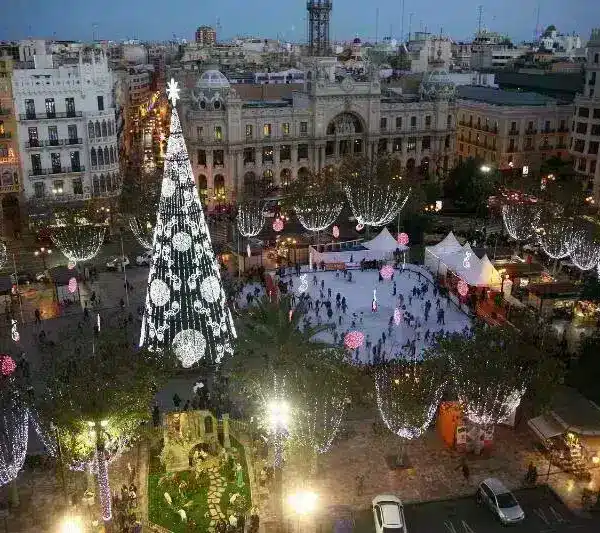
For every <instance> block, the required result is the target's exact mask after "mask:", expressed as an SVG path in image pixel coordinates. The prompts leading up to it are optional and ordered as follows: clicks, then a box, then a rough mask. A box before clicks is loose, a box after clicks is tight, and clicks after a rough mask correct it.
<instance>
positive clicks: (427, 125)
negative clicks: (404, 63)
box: [425, 115, 480, 129]
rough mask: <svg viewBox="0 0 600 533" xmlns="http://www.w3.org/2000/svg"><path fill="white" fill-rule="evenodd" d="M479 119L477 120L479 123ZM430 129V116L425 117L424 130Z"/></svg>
mask: <svg viewBox="0 0 600 533" xmlns="http://www.w3.org/2000/svg"><path fill="white" fill-rule="evenodd" d="M479 120H480V119H477V121H478V122H479ZM429 128H431V115H425V129H429Z"/></svg>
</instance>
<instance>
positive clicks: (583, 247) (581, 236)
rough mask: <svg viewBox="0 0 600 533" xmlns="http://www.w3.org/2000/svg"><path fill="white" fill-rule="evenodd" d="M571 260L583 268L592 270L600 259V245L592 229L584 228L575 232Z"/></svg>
mask: <svg viewBox="0 0 600 533" xmlns="http://www.w3.org/2000/svg"><path fill="white" fill-rule="evenodd" d="M571 261H573V264H575V266H577V267H578V268H579V269H581V270H591V269H592V268H594V267H595V266H596V265H597V264H598V262H599V261H600V246H599V245H598V243H596V242H595V241H594V238H593V235H592V234H591V232H590V231H587V230H585V229H583V228H582V229H578V230H575V231H574V232H573V240H572V241H571Z"/></svg>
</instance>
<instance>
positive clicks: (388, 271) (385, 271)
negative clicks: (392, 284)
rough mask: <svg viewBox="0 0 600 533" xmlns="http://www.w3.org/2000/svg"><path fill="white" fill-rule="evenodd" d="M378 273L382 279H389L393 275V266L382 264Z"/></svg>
mask: <svg viewBox="0 0 600 533" xmlns="http://www.w3.org/2000/svg"><path fill="white" fill-rule="evenodd" d="M379 273H380V274H381V277H382V278H383V279H385V280H390V279H392V277H393V276H394V267H393V266H391V265H383V266H382V267H381V270H380V271H379Z"/></svg>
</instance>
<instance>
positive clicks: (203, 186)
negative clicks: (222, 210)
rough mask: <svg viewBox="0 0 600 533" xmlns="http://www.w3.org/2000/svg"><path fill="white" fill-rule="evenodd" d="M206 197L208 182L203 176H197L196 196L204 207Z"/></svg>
mask: <svg viewBox="0 0 600 533" xmlns="http://www.w3.org/2000/svg"><path fill="white" fill-rule="evenodd" d="M207 195H208V180H207V179H206V176H205V175H204V174H200V175H199V176H198V196H200V202H202V205H206V196H207Z"/></svg>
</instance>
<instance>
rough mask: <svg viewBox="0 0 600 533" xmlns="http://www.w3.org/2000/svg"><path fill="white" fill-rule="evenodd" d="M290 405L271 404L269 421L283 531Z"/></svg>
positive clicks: (277, 520)
mask: <svg viewBox="0 0 600 533" xmlns="http://www.w3.org/2000/svg"><path fill="white" fill-rule="evenodd" d="M289 412H290V408H289V405H288V404H287V402H286V401H285V400H278V401H272V402H271V403H270V404H269V413H268V414H269V422H270V429H271V434H272V435H273V443H274V458H273V470H274V481H275V509H276V512H275V514H276V517H277V519H276V522H277V530H278V531H283V445H284V442H285V437H286V435H287V432H288V429H287V428H288V424H289Z"/></svg>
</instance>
